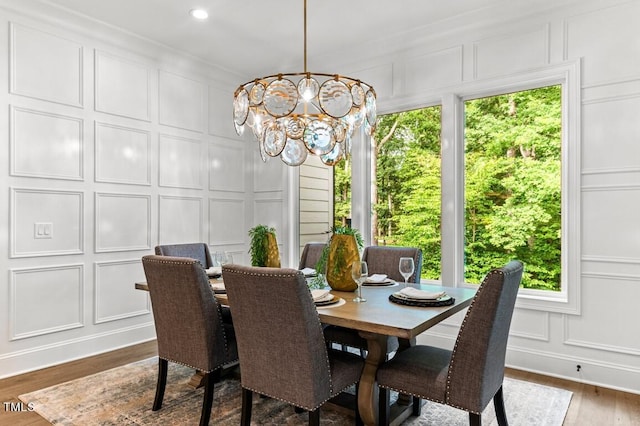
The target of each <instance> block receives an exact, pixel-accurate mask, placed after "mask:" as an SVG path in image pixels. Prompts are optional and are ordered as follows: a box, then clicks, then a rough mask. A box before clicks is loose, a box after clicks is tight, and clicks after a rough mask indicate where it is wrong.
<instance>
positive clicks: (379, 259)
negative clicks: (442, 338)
mask: <svg viewBox="0 0 640 426" xmlns="http://www.w3.org/2000/svg"><path fill="white" fill-rule="evenodd" d="M401 257H411V258H413V263H414V273H413V275H411V276H410V277H409V279H408V280H407V281H408V282H410V283H415V282H419V281H420V272H421V270H422V250H420V249H419V248H416V247H396V246H367V247H365V248H364V252H363V253H362V260H363V261H365V262H367V268H368V270H369V275H373V274H386V275H387V277H389V278H390V279H392V280H394V281H398V282H404V278H403V277H402V275H400V271H399V269H398V265H399V263H400V258H401ZM324 333H325V339H326V340H327V341H328V342H331V343H337V344H339V345H342V346H343V347H352V348H356V349H359V350H360V351H361V353H362V354H363V355H364V351H365V350H366V349H367V340H366V339H365V338H364V337H362V336H360V335H359V334H358V333H357V332H355V331H354V330H350V329H348V328H344V327H339V326H335V325H330V326H328V327H326V328H325V331H324ZM408 343H409V342H408ZM410 343H414V342H410ZM398 348H399V342H398V338H397V337H393V336H389V337H388V338H387V353H391V352H395V351H397V350H398Z"/></svg>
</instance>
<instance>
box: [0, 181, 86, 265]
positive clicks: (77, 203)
mask: <svg viewBox="0 0 640 426" xmlns="http://www.w3.org/2000/svg"><path fill="white" fill-rule="evenodd" d="M10 194H11V201H10V207H9V212H10V224H9V229H10V247H11V251H10V256H9V257H11V258H16V257H33V256H58V255H67V254H82V253H83V252H84V193H83V192H76V191H60V190H54V189H36V188H11V189H10ZM38 224H42V225H44V224H48V225H50V231H49V232H50V235H48V238H44V237H47V236H42V235H40V236H38V235H36V234H37V231H38V230H37V228H38ZM38 237H40V238H38Z"/></svg>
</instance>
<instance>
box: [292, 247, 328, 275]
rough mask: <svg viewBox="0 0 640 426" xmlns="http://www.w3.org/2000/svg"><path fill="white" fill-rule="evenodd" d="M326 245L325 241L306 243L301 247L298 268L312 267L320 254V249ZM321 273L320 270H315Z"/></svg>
mask: <svg viewBox="0 0 640 426" xmlns="http://www.w3.org/2000/svg"><path fill="white" fill-rule="evenodd" d="M326 246H327V243H306V244H305V245H304V248H303V249H302V254H301V255H300V264H299V265H298V269H304V268H314V269H315V267H316V264H317V263H318V260H320V257H321V256H322V250H324V248H325V247H326ZM317 272H320V273H322V271H317Z"/></svg>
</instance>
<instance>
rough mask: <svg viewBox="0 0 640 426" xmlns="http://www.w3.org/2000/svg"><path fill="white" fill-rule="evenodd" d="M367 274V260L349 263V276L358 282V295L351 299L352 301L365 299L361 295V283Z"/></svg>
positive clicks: (358, 301)
mask: <svg viewBox="0 0 640 426" xmlns="http://www.w3.org/2000/svg"><path fill="white" fill-rule="evenodd" d="M368 276H369V271H368V269H367V262H361V261H355V262H353V264H352V265H351V278H353V280H354V281H355V282H356V283H358V295H357V296H356V297H355V298H354V299H353V301H354V302H356V303H360V302H366V301H367V299H365V298H364V297H362V283H363V282H364V280H366V279H367V277H368Z"/></svg>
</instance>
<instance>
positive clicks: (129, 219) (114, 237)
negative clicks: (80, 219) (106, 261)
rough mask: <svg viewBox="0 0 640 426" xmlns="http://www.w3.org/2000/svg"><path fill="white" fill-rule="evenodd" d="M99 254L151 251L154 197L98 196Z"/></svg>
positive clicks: (133, 195) (97, 246) (97, 242)
mask: <svg viewBox="0 0 640 426" xmlns="http://www.w3.org/2000/svg"><path fill="white" fill-rule="evenodd" d="M95 212H96V217H95V220H96V223H95V233H96V234H95V239H96V252H107V251H125V250H146V249H150V248H151V196H150V195H144V194H140V195H137V194H107V193H96V209H95Z"/></svg>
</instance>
